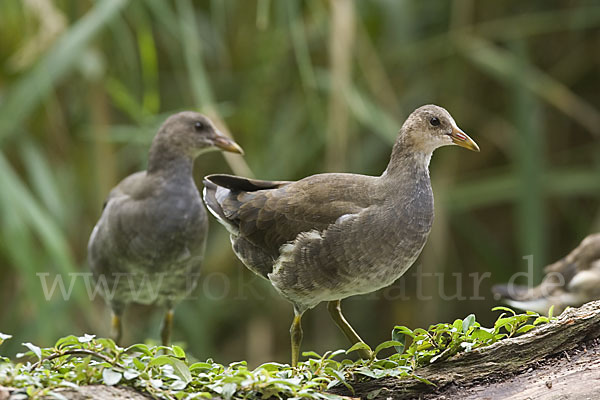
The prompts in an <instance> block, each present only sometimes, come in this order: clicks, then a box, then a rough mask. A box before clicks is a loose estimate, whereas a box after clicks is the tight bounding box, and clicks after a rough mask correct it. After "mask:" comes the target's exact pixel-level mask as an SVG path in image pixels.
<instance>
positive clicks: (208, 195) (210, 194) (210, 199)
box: [202, 177, 237, 233]
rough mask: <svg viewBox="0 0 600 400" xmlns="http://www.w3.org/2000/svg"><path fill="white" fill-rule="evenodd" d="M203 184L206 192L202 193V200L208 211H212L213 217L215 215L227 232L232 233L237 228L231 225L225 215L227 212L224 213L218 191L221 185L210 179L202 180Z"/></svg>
mask: <svg viewBox="0 0 600 400" xmlns="http://www.w3.org/2000/svg"><path fill="white" fill-rule="evenodd" d="M202 183H203V184H204V190H203V191H202V198H203V199H204V203H205V204H206V207H207V208H208V211H210V213H211V214H212V215H214V216H215V218H216V219H218V220H219V221H220V222H221V223H222V224H223V225H224V226H225V227H226V228H227V230H229V231H230V232H231V229H232V228H236V227H234V226H233V225H232V224H231V222H230V221H229V219H228V218H227V216H226V215H225V212H224V211H223V208H222V207H221V204H220V203H219V200H218V198H217V191H218V190H219V189H220V187H219V185H217V184H215V183H213V182H212V181H211V180H210V177H205V178H204V179H203V180H202ZM221 189H223V188H221ZM225 190H228V189H225ZM235 230H236V231H237V229H235ZM232 233H233V232H232Z"/></svg>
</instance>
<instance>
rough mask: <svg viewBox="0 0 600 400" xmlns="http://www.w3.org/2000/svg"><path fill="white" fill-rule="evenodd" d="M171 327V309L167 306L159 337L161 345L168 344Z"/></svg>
mask: <svg viewBox="0 0 600 400" xmlns="http://www.w3.org/2000/svg"><path fill="white" fill-rule="evenodd" d="M172 329H173V309H172V308H169V309H168V310H167V313H166V314H165V319H164V320H163V325H162V329H161V331H160V338H161V340H162V345H163V346H168V345H169V343H170V342H171V330H172Z"/></svg>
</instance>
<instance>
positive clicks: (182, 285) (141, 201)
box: [88, 111, 242, 345]
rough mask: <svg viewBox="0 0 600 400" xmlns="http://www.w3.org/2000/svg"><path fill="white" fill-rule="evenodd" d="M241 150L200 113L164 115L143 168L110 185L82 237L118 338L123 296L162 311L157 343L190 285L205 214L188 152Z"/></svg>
mask: <svg viewBox="0 0 600 400" xmlns="http://www.w3.org/2000/svg"><path fill="white" fill-rule="evenodd" d="M214 149H222V150H225V151H231V152H234V153H242V149H241V148H240V146H238V145H237V144H236V143H235V142H234V141H232V140H231V139H229V138H227V137H226V136H224V135H223V134H221V133H220V132H219V131H218V130H217V129H216V128H215V127H214V125H213V124H212V123H211V122H210V120H209V119H208V118H206V117H205V116H203V115H201V114H198V113H196V112H191V111H186V112H181V113H178V114H175V115H173V116H171V117H169V118H168V119H167V120H166V121H165V123H164V124H163V125H162V126H161V127H160V129H159V131H158V133H157V134H156V136H155V137H154V140H153V141H152V145H151V147H150V153H149V159H148V168H147V170H146V171H141V172H137V173H134V174H132V175H129V176H128V177H127V178H125V179H123V180H122V181H121V182H120V183H119V184H118V185H117V186H116V187H115V188H113V189H112V191H111V192H110V194H109V195H108V198H107V199H106V202H105V203H104V209H103V211H102V215H101V217H100V220H99V221H98V223H97V224H96V226H95V227H94V230H93V232H92V234H91V236H90V240H89V243H88V262H89V265H90V267H91V269H92V273H93V276H94V278H95V280H96V285H97V287H100V288H101V294H102V295H103V297H104V298H105V299H106V301H107V302H108V303H109V305H110V307H111V309H112V313H113V318H112V336H113V338H114V339H115V341H116V342H117V343H118V342H119V341H120V340H121V332H122V329H121V317H122V315H123V312H124V310H125V307H126V306H127V304H129V303H132V302H133V303H140V304H156V305H159V306H165V307H166V309H167V311H166V315H165V318H164V322H163V328H162V331H161V339H162V343H163V345H168V343H169V341H170V336H171V326H172V320H173V307H174V306H175V304H177V303H178V302H179V301H181V300H182V299H183V298H185V297H186V295H188V294H189V293H190V291H191V290H192V289H193V288H194V287H195V285H196V282H197V280H198V276H199V272H200V266H201V264H202V259H203V256H204V247H205V243H206V234H207V230H208V221H207V214H206V210H205V209H204V206H203V204H202V200H201V199H200V194H199V193H198V189H197V188H196V185H195V184H194V180H193V177H192V167H193V163H194V159H195V158H196V157H197V156H198V155H200V154H201V153H204V152H206V151H208V150H214Z"/></svg>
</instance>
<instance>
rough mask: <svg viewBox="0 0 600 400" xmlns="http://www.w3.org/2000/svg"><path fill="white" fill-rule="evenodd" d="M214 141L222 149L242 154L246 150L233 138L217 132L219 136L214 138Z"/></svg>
mask: <svg viewBox="0 0 600 400" xmlns="http://www.w3.org/2000/svg"><path fill="white" fill-rule="evenodd" d="M213 143H214V145H215V146H216V147H218V148H220V149H221V150H225V151H229V152H231V153H238V154H242V155H243V154H244V150H243V149H242V148H241V147H240V145H239V144H237V143H236V142H234V141H233V140H232V139H230V138H228V137H227V136H225V135H223V134H217V136H216V137H215V138H214V139H213Z"/></svg>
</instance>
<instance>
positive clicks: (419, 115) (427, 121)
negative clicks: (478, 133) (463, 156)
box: [401, 104, 479, 154]
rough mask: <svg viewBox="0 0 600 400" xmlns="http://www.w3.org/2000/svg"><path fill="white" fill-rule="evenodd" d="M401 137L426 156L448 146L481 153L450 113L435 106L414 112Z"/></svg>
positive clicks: (426, 106) (403, 127)
mask: <svg viewBox="0 0 600 400" xmlns="http://www.w3.org/2000/svg"><path fill="white" fill-rule="evenodd" d="M401 136H402V139H403V141H404V142H405V143H407V144H409V145H411V146H412V147H413V148H414V149H415V150H418V151H422V152H423V153H426V154H431V153H432V152H433V150H435V149H437V148H438V147H442V146H447V145H457V146H461V147H464V148H466V149H469V150H473V151H479V146H477V143H475V141H474V140H473V139H471V138H470V137H469V136H468V135H467V134H466V133H464V132H463V131H462V130H461V129H460V128H459V127H458V126H457V125H456V122H455V121H454V118H452V116H451V115H450V113H449V112H448V111H446V110H445V109H444V108H442V107H439V106H436V105H433V104H429V105H425V106H422V107H419V108H417V109H416V110H415V111H413V112H412V114H410V115H409V117H408V118H407V119H406V122H404V125H402V129H401Z"/></svg>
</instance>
